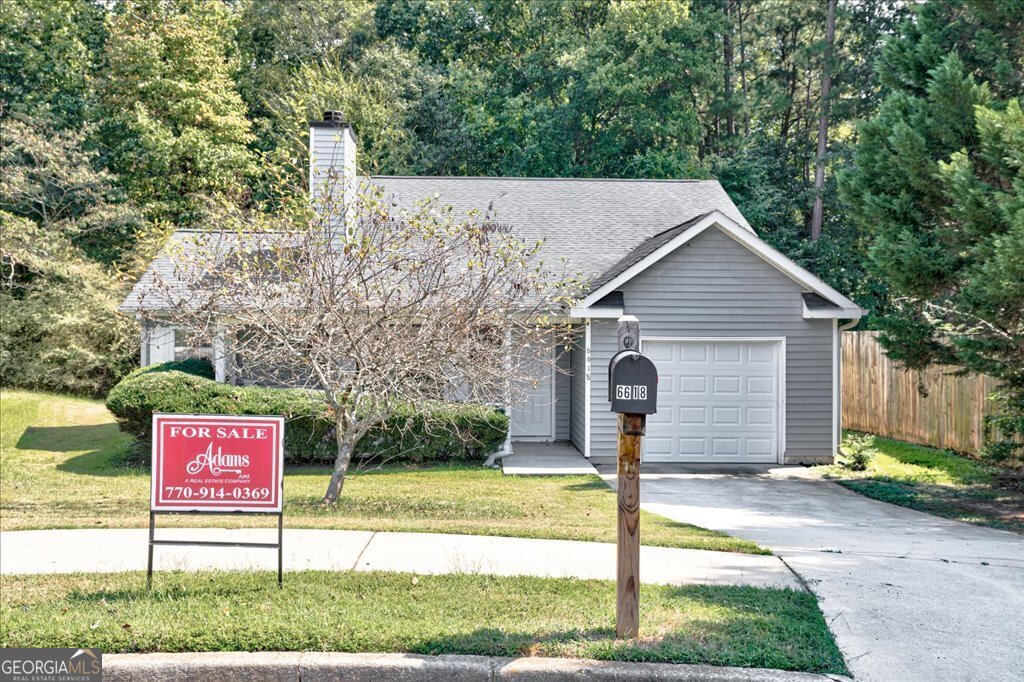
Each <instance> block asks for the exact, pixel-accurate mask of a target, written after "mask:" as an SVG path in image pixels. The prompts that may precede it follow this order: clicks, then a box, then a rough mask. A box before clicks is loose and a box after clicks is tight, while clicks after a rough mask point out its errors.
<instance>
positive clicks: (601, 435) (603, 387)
mask: <svg viewBox="0 0 1024 682" xmlns="http://www.w3.org/2000/svg"><path fill="white" fill-rule="evenodd" d="M626 313H627V314H635V313H632V312H630V311H628V310H627V311H626ZM617 327H618V322H616V321H615V320H591V322H590V367H591V370H590V456H591V457H615V450H616V441H617V436H616V433H615V431H616V425H615V424H616V420H617V419H618V417H617V416H616V415H615V414H614V413H613V412H612V406H611V404H610V403H609V402H608V363H609V362H611V359H612V356H613V355H615V352H616V350H618V335H617V333H616V329H617ZM640 329H641V331H643V330H644V319H643V318H642V317H641V318H640Z"/></svg>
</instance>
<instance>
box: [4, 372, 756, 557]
mask: <svg viewBox="0 0 1024 682" xmlns="http://www.w3.org/2000/svg"><path fill="white" fill-rule="evenodd" d="M130 445H131V438H130V437H129V436H127V435H125V434H123V433H121V432H120V431H119V430H118V428H117V425H116V424H115V423H114V421H113V418H112V417H111V415H110V413H109V412H107V410H106V408H105V407H104V406H103V404H102V403H100V402H98V401H92V400H82V399H79V398H69V397H63V396H55V395H49V394H44V393H33V392H28V391H3V392H2V393H0V529H2V530H24V529H33V528H130V527H136V528H138V527H144V526H146V525H147V524H148V523H149V516H148V509H149V472H148V469H146V468H140V467H138V466H135V467H132V466H128V465H127V464H126V462H128V461H129V453H130V450H129V447H130ZM328 476H329V472H328V470H327V469H326V468H298V469H291V470H288V471H286V472H285V483H284V490H285V524H286V525H287V526H288V527H290V528H337V529H349V530H379V531H412V532H433V533H462V534H479V535H505V536H514V537H532V538H555V539H566V540H593V541H600V542H615V533H616V518H615V517H616V506H615V505H616V500H615V493H614V492H612V490H611V489H610V488H608V486H606V485H605V484H604V483H603V482H602V481H601V480H600V479H599V478H598V477H597V476H564V477H553V478H548V477H544V478H537V477H529V478H524V477H516V476H504V475H502V474H501V472H500V471H497V470H493V469H484V468H482V467H480V466H474V465H464V466H435V467H425V468H391V469H385V470H379V471H367V472H361V473H356V474H353V475H351V476H350V477H349V478H348V480H347V481H346V483H345V489H344V492H343V493H342V499H341V501H340V502H339V505H338V507H337V508H336V509H332V510H325V509H321V508H320V507H319V502H320V499H321V497H322V496H323V492H324V489H325V488H326V486H327V480H328ZM268 523H272V521H271V520H269V519H266V518H261V517H245V518H231V517H223V516H216V517H198V518H195V517H193V518H189V517H181V516H178V517H174V518H173V520H170V519H162V520H161V525H207V526H217V527H237V526H253V527H255V526H259V525H266V524H268ZM640 524H641V534H642V538H643V543H644V544H646V545H660V546H665V547H687V548H694V549H712V550H723V551H732V552H747V553H764V554H766V553H767V551H766V550H763V549H761V548H759V547H758V546H757V545H756V544H754V543H752V542H748V541H746V540H740V539H737V538H732V537H729V536H727V535H724V534H722V533H718V532H715V531H711V530H707V529H704V528H698V527H696V526H691V525H688V524H683V523H676V522H674V521H670V520H668V519H666V518H664V517H661V516H656V515H654V514H650V513H648V512H643V511H642V512H641V521H640Z"/></svg>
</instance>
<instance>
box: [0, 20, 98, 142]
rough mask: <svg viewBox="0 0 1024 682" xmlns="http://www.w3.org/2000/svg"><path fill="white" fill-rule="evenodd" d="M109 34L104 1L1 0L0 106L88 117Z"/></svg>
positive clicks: (64, 119)
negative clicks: (11, 0) (105, 23)
mask: <svg viewBox="0 0 1024 682" xmlns="http://www.w3.org/2000/svg"><path fill="white" fill-rule="evenodd" d="M105 37H106V28H105V27H104V24H103V7H102V5H101V3H99V2H89V1H87V0H19V1H18V2H3V3H0V93H2V94H0V98H2V103H0V104H2V106H0V110H2V111H3V112H7V113H9V112H11V111H21V112H23V113H31V114H32V115H34V116H42V115H46V114H49V115H51V116H53V117H54V118H55V119H56V120H58V121H59V122H60V123H61V125H62V126H74V125H77V124H80V123H81V122H83V121H84V120H86V119H87V118H88V114H89V109H90V108H91V107H92V106H93V104H94V102H93V95H94V91H93V87H92V83H93V80H94V78H95V75H96V71H97V69H98V68H99V63H100V61H101V56H102V51H103V44H104V40H105Z"/></svg>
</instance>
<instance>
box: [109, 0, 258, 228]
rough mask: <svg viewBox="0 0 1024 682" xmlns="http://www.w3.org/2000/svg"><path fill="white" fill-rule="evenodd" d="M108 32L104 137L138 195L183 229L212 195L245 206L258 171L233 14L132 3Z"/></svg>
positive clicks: (202, 1)
mask: <svg viewBox="0 0 1024 682" xmlns="http://www.w3.org/2000/svg"><path fill="white" fill-rule="evenodd" d="M107 26H108V30H109V33H110V36H109V39H108V41H107V49H106V59H107V62H108V64H107V68H106V70H105V77H104V80H103V84H102V89H101V95H102V103H103V107H104V110H105V112H106V114H107V118H106V122H105V125H104V128H103V138H104V140H105V142H106V143H107V144H108V145H109V148H110V150H111V152H110V159H109V161H110V167H111V169H112V170H113V171H114V172H116V173H117V174H118V175H120V176H121V179H122V181H123V182H124V183H125V185H126V187H127V188H128V190H129V193H130V195H131V196H132V198H133V199H134V200H135V201H137V202H138V203H140V204H142V205H144V206H145V207H146V210H147V213H148V214H149V216H150V217H151V218H154V219H161V220H168V221H170V222H172V223H176V224H189V223H191V222H193V221H195V220H196V219H197V217H198V216H199V215H200V213H201V209H202V205H203V201H204V199H206V198H215V199H228V200H240V199H243V198H244V195H245V192H246V190H247V181H248V179H249V178H250V176H251V175H252V173H253V171H254V169H255V164H254V158H253V155H252V153H251V152H250V150H249V149H248V147H247V145H248V143H249V142H251V141H252V133H251V124H250V122H249V120H248V119H247V118H246V111H245V105H244V104H243V102H242V99H241V97H240V96H239V94H238V91H237V89H236V87H235V83H234V81H233V76H234V74H235V68H236V64H235V51H234V49H233V44H234V43H233V37H234V30H235V17H234V15H233V14H232V12H231V10H230V8H229V7H228V6H227V5H226V4H224V3H222V2H218V1H216V0H123V2H121V3H119V4H118V6H117V7H116V9H115V11H114V12H113V13H112V14H110V15H109V16H108V19H107Z"/></svg>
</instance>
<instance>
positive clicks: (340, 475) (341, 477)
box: [322, 424, 356, 506]
mask: <svg viewBox="0 0 1024 682" xmlns="http://www.w3.org/2000/svg"><path fill="white" fill-rule="evenodd" d="M334 432H335V440H336V441H337V443H338V456H337V457H336V458H335V459H334V470H333V471H331V482H330V483H328V484H327V492H326V493H324V499H323V502H322V504H324V505H329V506H334V505H335V504H337V503H338V498H339V497H340V496H341V488H342V486H344V485H345V474H347V473H348V465H349V463H350V462H351V461H352V452H353V451H354V450H355V446H356V443H355V440H354V439H353V438H352V436H351V429H347V428H344V426H343V425H341V424H336V425H335V427H334Z"/></svg>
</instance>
